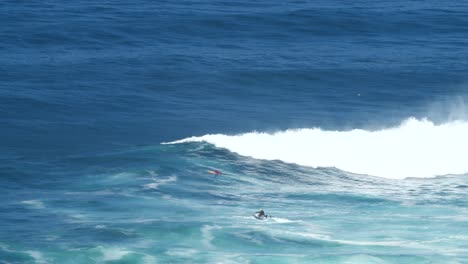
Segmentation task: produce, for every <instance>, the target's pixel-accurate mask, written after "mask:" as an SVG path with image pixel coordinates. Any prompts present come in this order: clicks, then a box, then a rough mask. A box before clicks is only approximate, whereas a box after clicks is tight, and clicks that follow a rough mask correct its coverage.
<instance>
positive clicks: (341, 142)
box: [164, 118, 468, 179]
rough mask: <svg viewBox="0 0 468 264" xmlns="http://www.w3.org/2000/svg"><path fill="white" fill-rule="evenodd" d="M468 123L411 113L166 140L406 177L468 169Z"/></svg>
mask: <svg viewBox="0 0 468 264" xmlns="http://www.w3.org/2000/svg"><path fill="white" fill-rule="evenodd" d="M467 135H468V122H464V121H452V122H448V123H444V124H434V123H433V122H431V121H429V120H427V119H422V120H418V119H415V118H409V119H407V120H405V121H404V122H403V123H402V124H401V125H399V126H397V127H392V128H387V129H382V130H378V131H369V130H363V129H354V130H350V131H326V130H322V129H320V128H305V129H295V130H286V131H281V132H276V133H262V132H251V133H245V134H240V135H223V134H214V135H204V136H201V137H190V138H185V139H182V140H177V141H174V142H168V143H164V144H179V143H186V142H208V143H211V144H213V145H215V146H216V147H220V148H226V149H228V150H230V151H232V152H235V153H238V154H240V155H243V156H249V157H253V158H256V159H265V160H282V161H284V162H288V163H296V164H299V165H304V166H311V167H336V168H339V169H341V170H344V171H348V172H352V173H358V174H368V175H373V176H380V177H385V178H393V179H403V178H406V177H418V178H426V177H434V176H439V175H447V174H464V173H467V172H468V162H466V151H465V150H466V149H468V140H467V138H466V137H467Z"/></svg>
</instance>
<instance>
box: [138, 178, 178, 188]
mask: <svg viewBox="0 0 468 264" xmlns="http://www.w3.org/2000/svg"><path fill="white" fill-rule="evenodd" d="M153 180H154V182H152V183H148V184H145V185H143V187H144V188H145V189H158V188H159V186H161V185H164V184H168V183H171V182H175V181H177V176H170V177H168V178H164V179H160V178H154V177H153Z"/></svg>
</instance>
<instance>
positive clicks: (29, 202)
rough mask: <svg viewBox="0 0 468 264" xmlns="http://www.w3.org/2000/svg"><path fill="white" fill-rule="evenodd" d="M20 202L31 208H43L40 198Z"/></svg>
mask: <svg viewBox="0 0 468 264" xmlns="http://www.w3.org/2000/svg"><path fill="white" fill-rule="evenodd" d="M21 203H22V204H26V205H29V206H31V207H33V208H36V209H42V208H44V207H45V206H44V203H43V202H41V201H40V200H27V201H21Z"/></svg>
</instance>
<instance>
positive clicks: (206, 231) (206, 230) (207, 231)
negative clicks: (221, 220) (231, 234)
mask: <svg viewBox="0 0 468 264" xmlns="http://www.w3.org/2000/svg"><path fill="white" fill-rule="evenodd" d="M212 229H221V227H220V226H216V225H215V226H210V225H205V226H203V227H202V229H201V231H202V237H203V244H204V245H205V246H206V247H208V248H212V247H213V245H212V244H211V241H212V240H213V238H214V237H213V234H212V233H211V230H212Z"/></svg>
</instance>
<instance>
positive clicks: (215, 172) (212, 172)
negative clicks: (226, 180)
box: [208, 170, 222, 176]
mask: <svg viewBox="0 0 468 264" xmlns="http://www.w3.org/2000/svg"><path fill="white" fill-rule="evenodd" d="M208 173H211V174H214V175H215V176H218V175H220V174H222V173H221V172H220V171H219V170H208Z"/></svg>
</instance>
